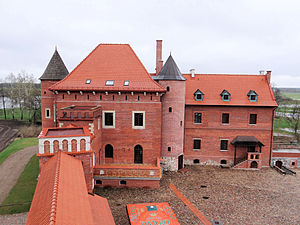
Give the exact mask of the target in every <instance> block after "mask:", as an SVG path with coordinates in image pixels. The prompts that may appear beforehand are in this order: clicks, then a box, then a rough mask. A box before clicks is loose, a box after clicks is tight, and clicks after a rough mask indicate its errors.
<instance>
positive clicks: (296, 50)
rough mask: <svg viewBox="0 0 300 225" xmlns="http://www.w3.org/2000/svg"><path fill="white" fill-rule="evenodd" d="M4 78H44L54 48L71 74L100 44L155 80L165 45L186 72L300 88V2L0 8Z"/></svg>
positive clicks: (90, 0) (69, 2)
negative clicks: (125, 53) (119, 46)
mask: <svg viewBox="0 0 300 225" xmlns="http://www.w3.org/2000/svg"><path fill="white" fill-rule="evenodd" d="M0 27H1V35H0V78H4V77H5V76H7V75H8V74H9V73H10V72H13V73H18V72H19V71H21V70H25V71H26V72H28V73H32V74H33V75H34V76H35V77H37V78H38V77H40V76H41V74H42V73H43V72H44V70H45V68H46V66H47V64H48V62H49V60H50V57H51V56H52V54H53V52H54V49H55V45H57V46H58V51H59V53H60V55H61V56H62V58H63V60H64V62H65V64H66V66H67V68H68V69H69V71H71V70H72V69H74V67H75V66H76V65H78V64H79V63H80V61H81V60H82V59H84V57H86V56H87V55H88V54H89V52H90V51H92V50H93V49H94V48H95V47H96V46H97V45H98V44H99V43H129V44H130V45H131V47H132V48H133V49H134V51H135V52H136V54H137V55H138V57H139V58H140V60H141V61H142V62H143V64H144V65H145V67H146V68H147V70H148V71H149V72H154V69H155V45H156V43H155V41H156V40H157V39H162V40H163V59H164V60H166V59H167V57H168V55H169V54H170V51H171V52H172V56H173V57H174V59H175V61H176V63H177V64H178V67H179V68H180V70H181V72H183V73H184V72H188V71H189V69H191V68H195V69H196V73H233V74H258V71H259V70H272V82H273V83H275V84H276V85H277V86H279V87H299V88H300V72H299V65H300V64H299V61H300V1H298V0H293V1H292V0H281V1H279V0H247V1H246V0H198V1H197V0H185V1H178V0H160V1H159V0H151V1H150V0H148V1H142V0H126V1H125V0H123V1H121V0H120V1H113V0H107V1H104V0H98V1H96V0H85V1H83V0H81V1H79V0H60V1H57V0H51V1H32V0H27V1H24V0H21V1H14V0H11V1H4V0H0Z"/></svg>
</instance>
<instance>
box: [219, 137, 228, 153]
mask: <svg viewBox="0 0 300 225" xmlns="http://www.w3.org/2000/svg"><path fill="white" fill-rule="evenodd" d="M222 141H227V149H221V142H222ZM228 150H229V139H225V138H222V139H220V151H221V152H228Z"/></svg>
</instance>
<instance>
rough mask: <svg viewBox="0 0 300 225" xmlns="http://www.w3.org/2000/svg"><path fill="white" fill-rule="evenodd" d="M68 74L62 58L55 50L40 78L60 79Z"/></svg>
mask: <svg viewBox="0 0 300 225" xmlns="http://www.w3.org/2000/svg"><path fill="white" fill-rule="evenodd" d="M68 74H69V71H68V69H67V67H66V66H65V64H64V62H63V60H62V59H61V57H60V55H59V54H58V52H57V50H56V49H55V52H54V54H53V56H52V58H51V60H50V62H49V64H48V66H47V68H46V70H45V72H44V73H43V75H42V76H41V77H40V80H62V79H64V78H65V77H66V76H67V75H68Z"/></svg>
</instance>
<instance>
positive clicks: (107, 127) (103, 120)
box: [102, 110, 116, 129]
mask: <svg viewBox="0 0 300 225" xmlns="http://www.w3.org/2000/svg"><path fill="white" fill-rule="evenodd" d="M105 113H112V114H113V125H105ZM115 119H116V116H115V111H114V110H104V111H102V128H106V129H109V128H115V125H116V121H115Z"/></svg>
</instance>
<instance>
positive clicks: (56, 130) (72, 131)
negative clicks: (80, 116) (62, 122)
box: [38, 125, 91, 138]
mask: <svg viewBox="0 0 300 225" xmlns="http://www.w3.org/2000/svg"><path fill="white" fill-rule="evenodd" d="M77 136H79V137H81V136H91V133H90V130H89V127H86V126H84V127H76V126H72V125H69V126H67V127H48V128H43V129H42V131H41V133H40V134H39V136H38V138H54V137H77Z"/></svg>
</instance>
